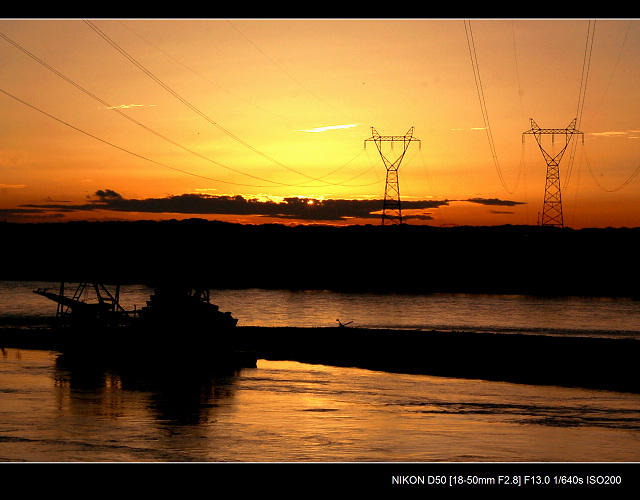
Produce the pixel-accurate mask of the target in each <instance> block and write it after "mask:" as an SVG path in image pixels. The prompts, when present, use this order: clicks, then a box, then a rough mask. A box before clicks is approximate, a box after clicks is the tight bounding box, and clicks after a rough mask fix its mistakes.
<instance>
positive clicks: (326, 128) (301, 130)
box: [296, 123, 362, 132]
mask: <svg viewBox="0 0 640 500" xmlns="http://www.w3.org/2000/svg"><path fill="white" fill-rule="evenodd" d="M358 125H362V123H349V124H347V125H329V126H327V127H317V128H308V129H300V130H296V132H327V131H328V130H338V129H344V128H354V127H357V126H358Z"/></svg>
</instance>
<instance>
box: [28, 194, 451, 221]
mask: <svg viewBox="0 0 640 500" xmlns="http://www.w3.org/2000/svg"><path fill="white" fill-rule="evenodd" d="M448 204H449V202H448V200H443V201H434V200H408V201H404V202H403V204H402V207H403V209H405V210H407V211H409V210H423V211H424V210H426V209H434V208H438V207H441V206H447V205H448ZM382 205H383V201H382V200H379V199H378V200H375V199H374V200H368V199H367V200H365V199H335V200H332V199H320V200H319V199H315V198H307V197H289V198H284V199H282V200H274V199H269V198H264V197H261V198H246V197H244V196H241V195H236V196H227V195H209V194H194V193H190V194H181V195H174V196H167V197H165V198H145V199H127V198H124V197H123V196H122V195H120V194H119V193H117V192H115V191H113V190H111V189H104V190H103V189H101V190H98V191H96V192H95V193H94V195H92V197H90V199H89V201H88V202H87V203H85V204H79V205H69V204H59V203H47V204H38V205H36V204H30V205H22V206H21V208H20V210H25V209H27V210H32V211H33V213H37V212H39V213H42V211H65V212H70V211H95V210H101V211H105V210H106V211H114V212H135V213H149V214H160V213H162V214H185V215H186V214H189V215H242V216H250V215H253V216H258V217H271V218H281V219H287V220H305V221H333V222H335V221H347V220H349V219H377V218H379V217H380V211H381V210H382ZM23 213H24V212H23ZM407 218H415V219H422V220H429V219H430V218H431V216H430V215H428V214H424V213H422V214H417V215H412V214H410V213H409V212H408V213H407Z"/></svg>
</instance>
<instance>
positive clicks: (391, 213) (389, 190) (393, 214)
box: [364, 127, 422, 226]
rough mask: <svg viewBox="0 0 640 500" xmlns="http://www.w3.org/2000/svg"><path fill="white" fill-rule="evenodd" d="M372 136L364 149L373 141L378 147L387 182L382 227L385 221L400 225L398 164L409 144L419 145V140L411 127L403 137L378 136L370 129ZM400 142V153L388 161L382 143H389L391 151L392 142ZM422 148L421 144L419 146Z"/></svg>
mask: <svg viewBox="0 0 640 500" xmlns="http://www.w3.org/2000/svg"><path fill="white" fill-rule="evenodd" d="M371 132H372V135H371V137H370V138H369V139H365V141H364V147H365V148H366V147H367V142H368V141H373V142H375V143H376V146H377V147H378V152H379V153H380V157H381V158H382V161H383V162H384V166H385V168H386V169H387V180H386V182H385V186H384V204H383V206H382V225H383V226H384V224H385V221H389V223H391V224H402V208H401V206H400V185H399V183H398V169H399V168H400V163H402V159H403V158H404V154H405V153H406V152H407V149H408V148H409V144H411V142H412V141H417V142H418V143H420V139H415V138H414V137H413V127H411V128H410V129H409V131H408V132H407V133H406V134H405V135H380V134H379V133H378V132H377V131H376V129H375V128H373V127H371ZM394 141H396V142H402V144H403V150H402V153H401V154H400V155H399V156H398V157H397V158H396V159H395V161H393V162H392V161H391V160H389V159H388V158H387V157H386V156H385V155H384V153H383V152H382V143H383V142H391V149H393V142H394ZM419 146H420V147H422V143H420V144H419Z"/></svg>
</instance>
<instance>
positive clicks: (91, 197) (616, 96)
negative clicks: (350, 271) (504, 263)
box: [0, 19, 640, 228]
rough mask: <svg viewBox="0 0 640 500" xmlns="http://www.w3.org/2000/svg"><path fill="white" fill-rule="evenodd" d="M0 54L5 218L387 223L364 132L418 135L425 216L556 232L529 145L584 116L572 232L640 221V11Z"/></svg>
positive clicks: (28, 43) (18, 33)
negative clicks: (639, 16) (547, 224)
mask: <svg viewBox="0 0 640 500" xmlns="http://www.w3.org/2000/svg"><path fill="white" fill-rule="evenodd" d="M0 60H1V61H2V71H1V72H0V113H1V116H2V120H0V145H1V148H0V217H1V218H2V219H3V220H5V219H6V220H8V221H42V220H52V221H55V220H72V219H88V220H93V219H103V218H105V219H115V218H145V219H158V218H183V217H192V216H193V217H205V218H209V219H220V220H229V221H237V222H243V223H260V222H273V221H278V222H320V223H370V224H378V223H379V215H375V217H374V218H371V216H370V214H371V212H372V211H375V210H373V208H375V206H379V209H381V208H382V206H381V201H380V200H382V199H383V197H384V188H385V175H386V169H385V167H384V165H383V163H382V160H381V158H380V154H379V153H378V151H377V149H376V147H375V145H374V144H373V143H367V145H366V148H365V147H364V145H365V140H366V139H368V138H369V137H371V135H372V127H374V128H375V129H376V130H377V131H378V132H379V133H380V134H381V135H404V134H405V133H407V131H408V130H409V129H410V128H411V127H413V128H414V130H413V137H414V138H416V139H420V143H418V142H411V143H410V144H409V148H408V150H407V153H406V155H405V157H404V159H403V160H402V164H401V167H400V170H399V176H400V192H401V196H402V201H403V215H404V216H405V218H406V221H407V222H408V223H414V224H421V223H422V224H432V225H441V224H459V225H463V224H472V225H496V224H536V223H537V220H538V217H539V213H540V212H541V211H542V206H543V196H544V188H545V173H546V163H545V161H544V159H543V156H542V154H541V152H540V150H539V149H538V145H537V144H536V142H535V139H534V137H533V136H531V135H528V136H526V137H525V140H524V144H523V140H522V139H523V135H522V134H523V132H525V131H527V130H529V129H530V128H531V124H530V119H531V118H532V119H534V120H535V122H536V123H537V124H538V125H539V126H540V127H542V128H565V127H567V126H568V125H569V123H570V122H571V121H572V120H573V119H574V118H577V119H578V129H579V130H580V131H581V132H583V134H584V145H583V144H582V140H581V138H580V139H579V140H577V142H576V146H575V149H574V150H572V149H571V147H570V148H568V149H567V153H566V154H565V156H564V157H563V160H562V162H561V164H560V175H561V184H562V186H563V192H562V196H563V208H564V221H565V225H566V226H569V227H574V228H580V227H606V226H613V227H619V226H627V227H631V226H640V206H639V203H640V201H639V200H638V192H639V190H640V178H638V177H635V176H634V174H635V173H636V172H637V169H638V168H639V166H640V95H639V94H638V91H637V90H638V82H639V81H640V22H639V21H636V20H629V19H617V20H609V19H598V20H595V21H594V20H589V19H576V20H564V19H558V20H535V19H533V20H519V19H514V20H511V19H499V20H481V19H472V20H470V21H468V20H464V19H381V20H378V19H375V20H373V19H371V20H367V19H304V20H303V19H282V20H278V19H255V20H254V19H191V20H188V19H175V20H171V19H168V20H157V19H148V20H142V19H94V20H89V21H85V20H83V19H38V20H31V19H4V20H0ZM476 63H477V66H476ZM477 76H479V78H476V77H477ZM479 85H480V86H479ZM479 90H481V93H479ZM480 97H482V100H481V99H480ZM483 112H485V113H483ZM487 127H488V128H487ZM487 132H490V133H487ZM545 137H546V138H545V140H546V139H547V138H548V144H547V145H546V146H545V147H546V148H548V150H549V151H552V150H553V151H557V150H558V148H560V147H561V145H562V142H563V140H564V139H563V138H557V137H556V138H555V143H554V144H551V137H550V136H548V137H547V136H545ZM388 146H390V143H385V147H388ZM492 147H493V149H492ZM569 151H574V152H573V153H570V152H569ZM401 152H402V144H401V143H394V149H393V151H391V150H388V151H386V154H387V155H388V156H391V157H392V156H393V155H397V154H399V153H401ZM501 179H502V180H501ZM238 197H241V198H238ZM298 197H302V198H303V200H302V202H300V203H294V202H293V200H292V199H296V200H297V198H298ZM309 198H313V199H315V200H318V201H316V202H314V203H311V202H310V201H309ZM282 200H289V201H288V202H286V201H285V202H283V201H282ZM345 200H346V201H345ZM370 200H378V201H380V203H378V204H377V205H375V204H374V205H371V203H370ZM244 201H247V202H249V203H245V202H244ZM338 201H339V203H338ZM267 202H269V203H267ZM365 202H366V203H365ZM413 202H415V203H414V204H411V203H413ZM285 205H286V206H287V209H286V210H285V209H284V208H283V207H285ZM301 207H302V208H301ZM320 207H322V210H320V211H314V209H319V208H320ZM372 207H373V208H372ZM303 208H304V210H305V211H303ZM341 211H342V212H341ZM363 214H364V215H363ZM414 216H415V218H413V217H414ZM300 217H302V218H300Z"/></svg>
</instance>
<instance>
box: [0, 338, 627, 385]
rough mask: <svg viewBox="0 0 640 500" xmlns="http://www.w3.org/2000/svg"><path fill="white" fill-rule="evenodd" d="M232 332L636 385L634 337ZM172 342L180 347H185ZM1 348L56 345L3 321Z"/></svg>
mask: <svg viewBox="0 0 640 500" xmlns="http://www.w3.org/2000/svg"><path fill="white" fill-rule="evenodd" d="M236 335H237V339H238V343H239V346H240V348H242V349H246V350H251V351H253V352H255V353H257V355H258V359H268V360H289V361H298V362H303V363H310V364H324V365H330V366H344V367H354V368H363V369H369V370H376V371H384V372H389V373H405V374H420V375H433V376H443V377H453V378H469V379H482V380H491V381H504V382H513V383H524V384H535V385H558V386H566V387H579V388H589V389H603V390H613V391H622V392H632V393H640V379H638V377H637V370H636V363H637V359H638V357H639V355H640V341H638V340H633V339H603V338H587V337H576V338H567V337H552V336H537V335H521V334H486V333H475V332H438V331H430V332H427V331H416V330H373V329H362V328H338V327H331V328H322V327H317V328H296V327H251V326H245V327H237V328H236ZM176 346H177V347H178V348H179V349H180V352H181V355H184V353H185V350H188V348H189V346H180V345H179V344H176ZM0 348H3V349H11V348H15V349H37V350H52V351H55V350H56V348H57V344H56V339H55V336H54V335H53V334H52V331H51V330H50V329H46V328H31V329H24V328H3V329H0Z"/></svg>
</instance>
